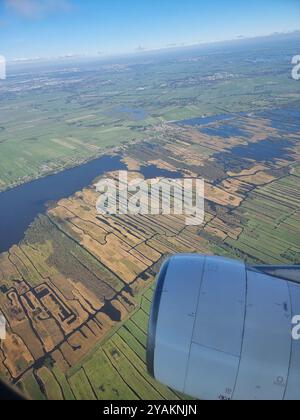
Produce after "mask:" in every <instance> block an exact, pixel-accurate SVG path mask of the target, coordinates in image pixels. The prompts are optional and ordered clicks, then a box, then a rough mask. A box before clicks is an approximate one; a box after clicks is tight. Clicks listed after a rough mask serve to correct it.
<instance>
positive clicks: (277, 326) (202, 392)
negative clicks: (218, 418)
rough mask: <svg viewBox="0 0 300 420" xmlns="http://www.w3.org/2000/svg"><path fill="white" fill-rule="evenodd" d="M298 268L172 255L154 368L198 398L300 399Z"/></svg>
mask: <svg viewBox="0 0 300 420" xmlns="http://www.w3.org/2000/svg"><path fill="white" fill-rule="evenodd" d="M278 273H281V274H280V276H278V277H276V275H278ZM298 274H299V271H298V270H296V268H290V269H289V268H287V267H282V268H280V267H256V268H254V267H247V266H246V265H245V264H244V263H241V262H236V261H233V260H228V259H225V258H217V257H209V256H201V255H178V256H174V257H172V258H170V259H169V260H168V261H167V262H166V263H165V264H164V265H163V267H162V269H161V272H160V274H159V276H158V283H157V288H156V293H155V297H154V302H153V306H152V312H151V318H150V324H149V336H148V349H147V364H148V370H149V372H150V373H151V374H152V376H153V377H154V378H155V379H157V380H158V381H159V382H161V383H163V384H165V385H167V386H169V387H170V388H173V389H174V390H176V391H178V392H181V393H183V394H186V395H189V396H192V397H194V398H198V399H204V400H216V399H217V400H218V399H221V400H231V399H234V400H300V341H297V340H293V338H292V328H293V325H292V319H293V317H294V316H296V315H300V285H299V284H298V283H297V282H296V280H297V279H296V277H297V275H298Z"/></svg>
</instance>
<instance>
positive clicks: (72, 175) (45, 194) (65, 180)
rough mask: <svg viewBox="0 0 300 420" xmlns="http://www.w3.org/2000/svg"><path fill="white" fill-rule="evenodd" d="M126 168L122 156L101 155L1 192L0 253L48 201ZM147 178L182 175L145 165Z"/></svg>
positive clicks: (14, 241)
mask: <svg viewBox="0 0 300 420" xmlns="http://www.w3.org/2000/svg"><path fill="white" fill-rule="evenodd" d="M121 170H127V166H126V165H125V164H124V163H123V162H122V157H121V156H102V157H100V158H98V159H95V160H92V161H90V162H88V163H85V164H83V165H81V166H78V167H75V168H72V169H67V170H65V171H62V172H59V173H57V174H54V175H50V176H47V177H45V178H40V179H38V180H36V181H32V182H29V183H27V184H23V185H21V186H19V187H16V188H13V189H11V190H8V191H5V192H3V193H0V253H1V252H5V251H8V250H9V249H10V248H11V247H12V246H13V245H15V244H18V243H19V242H20V241H21V240H22V239H23V238H24V234H25V232H26V230H27V229H28V228H29V226H30V225H31V224H32V222H33V221H34V220H35V218H36V217H37V216H38V215H39V214H41V213H45V211H46V209H47V203H48V202H50V201H58V200H61V199H62V198H67V197H69V196H71V195H73V194H75V193H76V192H77V191H80V190H82V189H83V188H85V187H87V186H89V185H91V184H92V182H93V181H94V179H95V178H97V177H98V176H101V175H103V174H105V173H106V172H110V171H121ZM140 172H141V173H142V174H143V175H144V176H145V178H146V179H151V178H155V177H166V178H179V177H181V174H180V173H179V172H171V171H167V170H164V169H159V168H157V167H156V166H153V165H152V166H149V167H142V168H141V170H140Z"/></svg>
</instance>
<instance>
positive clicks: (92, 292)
mask: <svg viewBox="0 0 300 420" xmlns="http://www.w3.org/2000/svg"><path fill="white" fill-rule="evenodd" d="M299 52H300V34H299V33H294V34H289V35H282V36H279V35H276V36H271V37H267V38H261V39H253V40H242V41H237V42H233V43H226V44H216V45H212V46H209V47H208V46H202V47H193V48H186V49H182V50H170V51H164V52H159V53H158V52H157V53H141V54H139V55H135V56H132V57H123V58H119V59H117V58H116V59H114V60H111V61H104V60H102V61H99V60H98V61H94V62H80V63H74V62H71V63H68V62H59V63H55V65H54V64H51V65H50V64H47V63H43V64H39V65H35V66H34V67H31V68H29V67H26V66H23V65H22V66H21V65H19V66H14V67H12V68H11V76H10V77H9V78H8V79H7V80H6V81H1V82H0V190H1V193H0V217H1V222H0V249H1V254H0V314H2V315H3V316H4V317H5V319H6V321H7V325H8V328H7V338H6V340H3V341H1V342H0V375H1V377H3V378H5V379H6V380H7V381H9V382H10V383H12V384H13V385H15V386H16V387H18V388H19V389H20V390H21V391H22V392H24V393H25V394H26V395H27V396H28V397H29V398H33V399H41V400H43V399H50V400H56V399H59V400H60V399H66V400H74V399H78V400H81V399H99V400H105V399H113V400H114V399H120V400H122V399H125V400H126V399H127V400H132V399H146V400H149V399H162V400H163V399H171V400H176V399H181V398H182V397H183V396H181V395H179V394H176V393H175V392H173V391H171V390H170V389H168V388H165V387H163V386H162V385H160V384H158V383H156V382H155V381H154V379H152V378H151V377H150V376H149V375H148V373H147V372H146V363H145V362H146V341H147V327H148V318H149V313H150V307H151V301H152V296H153V291H154V287H155V276H156V274H157V272H158V270H159V268H160V266H161V263H162V262H163V260H164V259H165V258H167V257H168V256H169V255H172V254H174V253H179V252H183V253H186V252H191V253H206V254H214V255H224V256H228V257H233V258H238V259H243V260H246V261H247V262H248V263H250V264H251V263H254V264H274V265H276V264H295V263H299V260H300V188H299V185H300V141H299V140H300V82H297V81H295V80H293V78H292V76H291V70H292V66H291V57H293V56H294V55H296V54H297V53H298V54H299ZM120 169H122V170H124V169H126V170H128V171H130V173H131V174H132V175H131V176H139V177H145V178H147V179H149V178H156V177H164V176H167V177H174V178H176V177H189V178H191V177H199V178H204V179H205V181H206V188H205V198H206V204H205V210H206V215H205V223H204V224H203V225H202V226H186V224H185V218H184V217H183V216H175V215H169V216H164V215H158V216H151V215H149V216H146V215H140V216H131V215H118V216H102V215H99V214H97V211H96V201H97V198H98V196H99V194H98V193H97V192H96V189H95V181H96V179H100V178H101V177H104V176H108V175H109V176H110V177H116V176H117V173H116V172H117V171H119V170H120ZM72 171H75V172H72ZM58 184H59V186H58ZM45 191H46V193H45ZM24 192H26V194H25V193H24ZM24 197H25V199H24ZM26 197H27V201H26ZM24 209H26V212H25V211H24ZM24 213H26V214H27V215H28V214H29V216H28V217H24ZM9 232H12V235H11V236H10V235H9ZM12 238H13V240H12Z"/></svg>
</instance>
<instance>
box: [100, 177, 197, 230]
mask: <svg viewBox="0 0 300 420" xmlns="http://www.w3.org/2000/svg"><path fill="white" fill-rule="evenodd" d="M204 187H205V183H204V180H203V179H191V178H186V179H166V178H163V179H161V178H160V179H151V180H144V179H141V178H134V179H131V180H130V179H129V176H128V172H126V171H120V172H119V173H118V178H117V179H107V178H106V179H102V180H100V181H99V182H98V183H97V184H96V190H97V192H99V193H100V197H99V199H98V201H97V205H96V207H97V212H98V214H101V215H132V216H138V215H178V216H180V215H182V216H185V223H186V225H188V226H198V225H202V224H203V222H204Z"/></svg>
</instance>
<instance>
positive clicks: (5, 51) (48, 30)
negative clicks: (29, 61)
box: [0, 0, 300, 59]
mask: <svg viewBox="0 0 300 420" xmlns="http://www.w3.org/2000/svg"><path fill="white" fill-rule="evenodd" d="M297 29H300V1H299V0H251V1H247V0H244V1H243V0H208V1H207V0H0V54H2V55H5V56H6V57H7V58H8V59H14V58H30V57H56V56H62V55H67V54H79V55H95V54H99V53H101V54H118V53H129V52H134V51H138V50H139V49H140V50H141V49H144V48H145V49H156V48H165V47H168V46H175V45H176V46H181V45H183V44H193V43H198V42H212V41H219V40H227V39H234V38H237V37H238V36H245V37H251V36H258V35H267V34H270V33H273V32H287V31H292V30H297Z"/></svg>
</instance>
